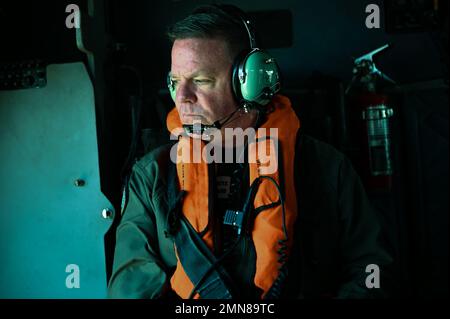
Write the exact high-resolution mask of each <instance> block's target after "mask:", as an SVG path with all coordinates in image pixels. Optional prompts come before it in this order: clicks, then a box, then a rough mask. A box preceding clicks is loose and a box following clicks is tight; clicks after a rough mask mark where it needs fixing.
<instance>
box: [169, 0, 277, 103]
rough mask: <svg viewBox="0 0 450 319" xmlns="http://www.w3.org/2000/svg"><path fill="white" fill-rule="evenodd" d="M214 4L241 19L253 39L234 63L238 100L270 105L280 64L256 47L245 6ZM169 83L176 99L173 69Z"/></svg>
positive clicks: (250, 39)
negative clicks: (241, 7) (241, 8)
mask: <svg viewBox="0 0 450 319" xmlns="http://www.w3.org/2000/svg"><path fill="white" fill-rule="evenodd" d="M215 6H216V7H218V8H219V9H220V10H221V11H222V12H224V13H225V14H226V15H228V16H231V17H236V18H238V19H239V20H240V21H242V23H243V24H244V27H245V30H246V33H247V34H248V38H249V42H250V48H248V49H246V50H244V51H243V52H241V53H240V54H239V55H238V57H237V58H236V60H235V62H234V64H233V70H232V88H233V93H234V96H235V98H236V100H237V101H238V102H239V104H240V106H241V107H244V110H247V109H248V108H251V107H252V106H264V105H267V104H268V103H269V102H270V101H271V100H272V98H273V96H274V95H275V94H276V93H277V92H278V91H279V90H280V88H281V84H280V81H281V80H280V71H279V67H278V64H277V63H276V61H275V59H274V58H273V57H272V56H271V55H270V54H269V53H267V52H266V51H264V50H262V49H260V48H258V47H257V45H256V39H255V33H254V32H253V28H252V25H251V22H250V20H249V19H247V18H246V17H245V13H244V12H243V11H242V10H240V9H239V8H237V7H235V6H231V5H215ZM167 85H168V87H169V91H170V95H171V97H172V99H173V100H174V101H175V97H176V88H175V84H174V83H173V81H172V79H171V77H170V73H169V74H168V76H167Z"/></svg>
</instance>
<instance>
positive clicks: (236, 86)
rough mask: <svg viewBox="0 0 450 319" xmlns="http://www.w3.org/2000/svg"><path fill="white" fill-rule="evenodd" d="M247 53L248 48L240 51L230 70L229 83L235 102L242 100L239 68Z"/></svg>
mask: <svg viewBox="0 0 450 319" xmlns="http://www.w3.org/2000/svg"><path fill="white" fill-rule="evenodd" d="M248 53H249V51H248V50H245V51H243V52H241V53H240V54H239V55H238V56H237V57H236V59H235V60H234V63H233V68H232V72H231V84H232V88H233V93H234V97H235V99H236V101H237V102H241V101H242V100H243V97H242V90H241V81H240V80H239V69H240V67H241V65H242V63H243V62H244V61H245V58H246V57H247V54H248Z"/></svg>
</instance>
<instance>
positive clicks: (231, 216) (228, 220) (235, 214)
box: [223, 209, 244, 235]
mask: <svg viewBox="0 0 450 319" xmlns="http://www.w3.org/2000/svg"><path fill="white" fill-rule="evenodd" d="M243 222H244V212H241V211H239V210H231V209H227V211H226V212H225V216H224V218H223V224H224V225H228V226H233V227H234V228H237V234H238V235H240V234H241V231H242V224H243Z"/></svg>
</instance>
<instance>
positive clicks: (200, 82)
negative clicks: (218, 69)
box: [194, 79, 212, 84]
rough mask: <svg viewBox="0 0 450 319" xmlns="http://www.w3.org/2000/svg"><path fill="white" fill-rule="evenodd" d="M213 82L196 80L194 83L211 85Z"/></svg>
mask: <svg viewBox="0 0 450 319" xmlns="http://www.w3.org/2000/svg"><path fill="white" fill-rule="evenodd" d="M211 82H212V81H211V80H208V79H195V80H194V83H196V84H209V83H211Z"/></svg>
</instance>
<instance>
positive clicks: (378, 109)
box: [346, 45, 395, 190]
mask: <svg viewBox="0 0 450 319" xmlns="http://www.w3.org/2000/svg"><path fill="white" fill-rule="evenodd" d="M388 46H389V45H385V46H382V47H380V48H378V49H376V50H374V51H372V52H369V53H367V54H365V55H363V56H361V57H359V58H357V59H355V61H354V68H353V79H352V81H351V83H350V85H349V86H348V88H347V90H346V93H348V92H349V91H350V89H352V88H353V89H354V90H353V92H354V93H353V94H352V96H351V99H350V101H351V103H350V105H351V110H350V112H353V115H354V116H353V117H352V118H353V119H354V121H356V122H357V123H354V124H355V127H356V128H357V132H358V133H357V134H358V135H359V138H357V139H356V141H357V142H358V144H359V149H360V150H361V151H362V154H361V156H359V160H360V163H359V167H360V169H361V170H362V178H363V181H364V183H365V184H366V187H367V188H369V189H371V190H375V189H378V190H390V189H391V187H392V175H393V163H392V156H391V128H390V119H391V117H392V116H393V115H394V111H393V109H392V108H391V107H390V106H389V100H388V97H387V96H386V95H383V94H380V93H378V92H377V83H378V81H379V80H380V79H384V80H387V81H389V82H391V83H394V84H395V82H394V81H393V80H391V79H390V78H389V77H387V76H386V75H385V74H383V73H382V72H381V71H379V70H378V69H377V67H376V66H375V64H374V62H373V56H374V55H375V54H377V53H379V52H380V51H382V50H384V49H386V48H387V47H388Z"/></svg>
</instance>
